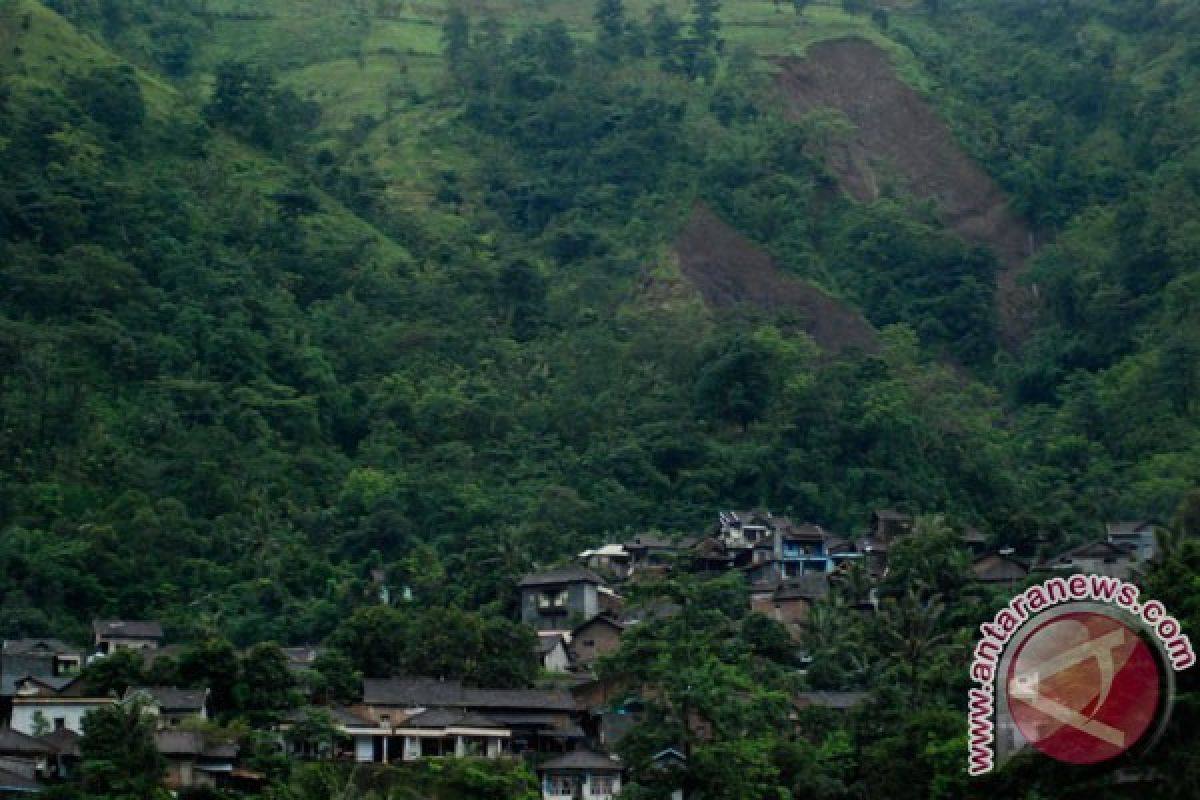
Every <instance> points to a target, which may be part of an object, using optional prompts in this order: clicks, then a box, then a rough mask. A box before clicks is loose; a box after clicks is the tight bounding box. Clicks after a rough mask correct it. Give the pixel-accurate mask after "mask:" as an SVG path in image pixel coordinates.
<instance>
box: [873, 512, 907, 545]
mask: <svg viewBox="0 0 1200 800" xmlns="http://www.w3.org/2000/svg"><path fill="white" fill-rule="evenodd" d="M912 526H913V518H912V517H911V516H909V515H908V514H903V513H901V512H899V511H893V510H892V509H890V508H883V509H879V510H877V511H872V512H871V520H870V533H869V534H868V535H869V537H870V538H872V539H874V540H876V541H879V542H883V543H891V542H894V541H896V540H897V539H899V538H901V537H903V536H907V535H908V534H910V533H912Z"/></svg>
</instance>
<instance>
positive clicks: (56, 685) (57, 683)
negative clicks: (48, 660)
mask: <svg viewBox="0 0 1200 800" xmlns="http://www.w3.org/2000/svg"><path fill="white" fill-rule="evenodd" d="M77 680H79V676H78V675H14V676H13V682H14V683H15V684H18V685H19V684H22V683H26V682H28V681H32V682H34V683H37V684H40V685H41V686H44V687H45V688H47V689H49V690H50V691H51V692H53V693H54V694H60V693H62V691H63V690H64V689H67V688H68V687H70V686H71V684H73V683H75V681H77Z"/></svg>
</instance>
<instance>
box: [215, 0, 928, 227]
mask: <svg viewBox="0 0 1200 800" xmlns="http://www.w3.org/2000/svg"><path fill="white" fill-rule="evenodd" d="M655 1H656V0H630V1H629V2H627V3H626V9H627V13H628V14H629V16H630V17H632V18H635V19H645V16H646V13H647V11H648V9H649V8H650V6H652V5H654V4H655ZM666 5H667V6H668V7H669V8H670V9H671V10H672V12H673V13H674V14H676V15H677V16H679V17H681V18H687V16H688V15H689V6H690V3H689V2H688V0H668V2H667V3H666ZM360 6H361V7H363V10H361V11H360V10H359V7H360ZM398 6H399V8H398V10H396V11H394V12H393V11H390V10H384V11H383V13H382V14H381V13H380V6H379V5H370V4H361V3H356V2H354V0H325V1H324V2H317V1H316V0H260V1H259V2H255V3H248V2H245V0H214V2H211V3H209V9H210V11H211V12H212V13H213V15H214V17H213V21H212V22H211V31H212V35H211V36H210V37H209V39H208V41H207V42H206V43H205V45H204V47H203V49H202V51H201V53H200V55H199V58H198V66H199V69H200V71H201V73H204V72H206V71H208V70H211V69H212V68H213V67H214V66H215V65H216V64H218V63H220V62H221V61H223V60H226V59H230V58H244V59H246V58H248V59H255V60H261V61H264V62H266V63H268V64H271V65H272V66H273V67H275V68H276V69H278V70H279V71H280V73H281V75H282V78H283V81H284V82H285V83H286V84H288V85H289V86H291V87H293V88H294V89H296V90H297V91H298V92H299V93H300V94H301V95H303V96H305V97H308V98H310V99H312V100H315V101H317V102H318V103H319V104H320V105H321V107H322V110H323V114H324V125H325V127H326V129H327V131H328V132H329V133H330V134H333V133H334V132H337V131H345V130H348V129H349V128H350V127H351V126H352V125H353V123H354V121H355V119H356V118H359V117H363V116H370V117H373V118H374V119H376V120H379V121H381V124H380V125H379V126H378V127H377V128H376V129H375V130H373V131H372V132H371V134H370V136H369V138H368V139H367V142H366V143H365V145H364V146H363V147H362V148H361V150H360V152H362V153H364V154H365V155H366V156H367V157H368V158H369V159H370V161H371V163H372V164H373V165H374V166H375V168H376V169H378V170H380V172H381V173H382V174H383V175H384V176H386V177H387V179H388V180H389V181H390V182H391V183H392V184H393V187H392V197H393V200H394V202H395V203H396V205H397V207H398V208H401V209H410V210H422V211H427V210H429V207H428V204H427V203H426V202H425V201H426V199H427V198H428V196H429V194H430V190H431V181H432V179H433V177H434V176H436V174H437V173H438V172H439V171H440V170H444V169H452V168H455V167H458V166H463V165H464V164H465V163H466V162H467V161H469V160H470V159H471V158H472V157H473V156H472V155H471V154H468V153H466V152H464V151H462V150H459V149H457V148H455V147H454V145H453V143H451V142H448V141H447V139H446V137H445V136H444V135H443V131H444V123H445V120H446V115H447V113H449V112H447V111H446V110H445V109H441V108H438V107H437V106H434V105H431V104H426V103H412V102H409V97H410V96H411V94H412V93H416V94H418V95H424V96H428V95H429V93H431V92H433V91H435V90H436V88H437V86H438V83H439V80H440V78H441V75H442V71H443V68H442V63H441V56H440V51H441V26H442V22H443V20H444V18H445V14H446V11H447V9H448V8H449V7H450V3H449V2H446V0H438V1H436V2H425V3H402V4H398ZM467 6H468V10H469V11H470V12H471V14H472V17H473V19H474V20H475V21H476V22H478V20H479V19H480V18H481V17H482V16H483V15H485V14H487V13H493V14H495V15H496V16H497V17H498V18H499V19H500V20H501V21H502V23H503V24H504V26H505V27H506V29H507V30H508V31H509V32H512V31H515V30H517V29H519V28H521V27H523V26H525V25H528V24H531V23H538V22H549V21H551V20H553V19H562V20H563V21H564V22H566V23H567V25H568V26H569V28H570V29H571V30H572V32H573V33H574V34H575V35H576V36H578V37H580V38H587V37H589V36H590V35H591V29H592V21H591V16H592V11H593V7H594V3H592V2H590V0H568V1H567V2H553V3H552V2H548V1H547V0H490V1H489V2H473V3H468V4H467ZM247 12H252V14H251V13H247ZM721 18H722V23H723V35H724V36H725V38H726V39H727V41H728V43H729V46H730V47H731V48H732V47H737V46H739V45H745V46H747V47H750V48H751V49H752V50H753V51H754V52H755V53H756V54H758V55H760V56H764V57H765V56H783V55H801V54H803V53H804V51H805V50H806V48H807V47H808V46H809V45H810V44H812V43H814V42H818V41H823V40H827V39H832V38H839V37H844V36H861V37H864V38H867V39H870V40H871V41H873V42H875V43H877V44H879V45H880V46H881V47H883V48H884V49H886V50H888V52H889V53H891V54H892V56H893V59H894V60H895V62H896V63H897V65H898V68H899V71H900V73H901V76H902V77H903V78H904V80H906V81H908V82H909V83H910V84H912V85H914V86H915V87H917V88H923V87H924V86H925V78H924V76H923V75H922V73H921V71H920V69H919V66H918V65H917V62H916V60H915V59H914V58H913V57H912V54H911V53H909V52H908V51H907V50H906V49H905V48H904V47H903V46H901V45H899V44H897V43H896V42H895V41H893V40H892V39H889V38H888V37H886V36H885V35H883V34H882V33H881V32H880V31H879V30H878V28H876V27H875V26H874V25H873V24H872V23H871V22H870V20H869V19H868V18H867V17H866V16H863V15H857V16H856V15H850V14H847V13H845V12H844V11H842V10H841V6H840V2H818V3H814V4H813V5H812V6H810V7H809V8H808V9H807V10H806V11H805V13H804V14H803V15H801V16H798V15H797V14H796V13H795V12H794V11H793V10H792V8H791V5H790V3H781V4H780V5H779V6H776V5H775V4H774V3H773V2H771V0H743V2H738V3H731V2H727V3H725V5H724V8H723V10H722V13H721ZM201 80H203V79H201Z"/></svg>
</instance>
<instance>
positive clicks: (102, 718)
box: [79, 702, 169, 800]
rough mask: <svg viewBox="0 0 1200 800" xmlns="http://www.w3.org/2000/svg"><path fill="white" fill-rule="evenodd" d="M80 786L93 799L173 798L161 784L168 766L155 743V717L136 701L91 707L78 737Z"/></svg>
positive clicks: (139, 799) (137, 799)
mask: <svg viewBox="0 0 1200 800" xmlns="http://www.w3.org/2000/svg"><path fill="white" fill-rule="evenodd" d="M79 751H80V758H81V763H80V788H82V789H83V791H84V792H85V794H86V795H88V796H90V797H111V798H121V800H149V798H156V799H157V798H166V797H169V795H168V794H167V792H166V790H165V789H163V788H162V787H161V783H162V779H163V778H164V777H165V775H166V764H165V762H164V760H163V757H162V755H160V754H159V752H158V748H157V747H155V745H154V723H153V717H151V716H150V715H149V714H146V713H145V712H144V710H143V708H142V707H141V705H139V704H138V703H137V702H133V703H129V704H117V705H111V706H106V707H104V708H99V709H96V710H94V711H89V712H88V713H87V714H86V715H85V716H84V718H83V737H82V738H81V739H80V741H79Z"/></svg>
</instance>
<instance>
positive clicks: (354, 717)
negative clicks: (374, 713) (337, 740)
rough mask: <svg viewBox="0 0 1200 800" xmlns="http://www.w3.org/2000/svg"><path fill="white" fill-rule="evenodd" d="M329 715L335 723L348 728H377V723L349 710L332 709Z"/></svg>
mask: <svg viewBox="0 0 1200 800" xmlns="http://www.w3.org/2000/svg"><path fill="white" fill-rule="evenodd" d="M329 714H330V715H331V716H332V717H333V721H334V722H336V723H338V724H339V725H345V726H346V727H348V728H359V727H367V728H373V727H375V721H374V720H371V719H368V718H366V717H364V716H362V715H360V714H358V713H357V712H356V711H353V710H352V709H349V708H331V709H329Z"/></svg>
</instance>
